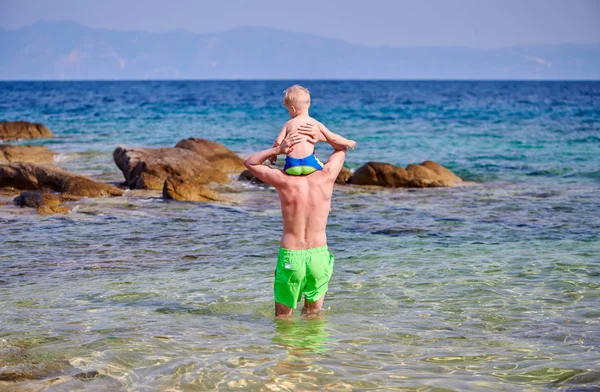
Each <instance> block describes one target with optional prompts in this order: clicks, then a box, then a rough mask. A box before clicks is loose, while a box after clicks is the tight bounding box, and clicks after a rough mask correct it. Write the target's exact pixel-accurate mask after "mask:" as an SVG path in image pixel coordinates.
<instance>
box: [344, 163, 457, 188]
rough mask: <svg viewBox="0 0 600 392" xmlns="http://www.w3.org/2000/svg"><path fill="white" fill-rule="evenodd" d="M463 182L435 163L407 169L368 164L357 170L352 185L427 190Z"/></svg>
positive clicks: (409, 166) (386, 164) (382, 164)
mask: <svg viewBox="0 0 600 392" xmlns="http://www.w3.org/2000/svg"><path fill="white" fill-rule="evenodd" d="M460 182H462V180H461V179H460V177H458V176H456V175H455V174H454V173H452V172H451V171H450V170H448V169H446V168H445V167H443V166H441V165H439V164H437V163H435V162H433V161H425V162H423V163H421V164H420V165H408V166H407V167H406V169H405V168H403V167H400V166H395V165H392V164H390V163H381V162H368V163H367V164H365V165H363V166H361V167H360V168H358V169H357V170H356V172H355V173H354V176H352V179H351V183H352V184H354V185H377V186H384V187H390V188H399V187H401V188H426V187H440V186H455V185H457V184H458V183H460Z"/></svg>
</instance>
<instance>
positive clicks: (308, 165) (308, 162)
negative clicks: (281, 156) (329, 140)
mask: <svg viewBox="0 0 600 392" xmlns="http://www.w3.org/2000/svg"><path fill="white" fill-rule="evenodd" d="M317 170H323V162H321V161H320V160H319V158H317V156H316V155H315V154H310V155H309V156H307V157H305V158H292V157H285V166H284V167H283V171H284V172H286V173H287V174H289V175H291V176H303V175H306V174H310V173H313V172H315V171H317Z"/></svg>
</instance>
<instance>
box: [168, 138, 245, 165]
mask: <svg viewBox="0 0 600 392" xmlns="http://www.w3.org/2000/svg"><path fill="white" fill-rule="evenodd" d="M175 147H176V148H183V149H186V150H190V151H194V152H195V153H196V154H198V155H200V156H202V157H203V158H204V159H206V160H207V161H209V162H210V163H211V165H212V166H213V167H215V168H217V169H219V170H220V171H222V172H224V173H241V172H243V171H244V170H246V166H244V160H243V159H242V158H241V157H240V156H239V155H237V154H236V153H234V152H233V151H231V150H230V149H229V148H227V147H225V146H224V145H222V144H221V143H217V142H213V141H212V140H208V139H199V138H193V137H191V138H189V139H184V140H180V141H179V142H178V143H177V144H176V145H175Z"/></svg>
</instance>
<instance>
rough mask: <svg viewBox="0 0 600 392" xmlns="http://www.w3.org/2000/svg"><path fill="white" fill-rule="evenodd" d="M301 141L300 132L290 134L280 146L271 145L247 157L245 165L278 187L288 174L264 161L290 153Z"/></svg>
mask: <svg viewBox="0 0 600 392" xmlns="http://www.w3.org/2000/svg"><path fill="white" fill-rule="evenodd" d="M300 141H302V138H301V137H300V136H299V135H298V134H291V135H288V136H287V137H286V138H285V139H283V141H282V142H281V144H280V145H279V146H277V147H271V148H268V149H266V150H262V151H259V152H256V153H254V154H252V155H250V156H248V157H246V159H244V165H246V167H247V168H248V170H250V171H251V172H252V174H254V175H255V176H256V177H257V178H258V179H259V180H261V181H263V182H265V183H267V184H269V185H273V186H274V187H275V188H277V187H279V186H281V185H282V184H283V183H285V181H286V175H285V174H284V173H283V172H282V171H281V170H279V169H274V168H272V167H269V166H266V165H263V162H264V161H266V160H267V159H269V158H271V157H272V156H273V155H279V154H289V153H290V152H291V151H292V150H293V149H294V145H296V144H298V143H300Z"/></svg>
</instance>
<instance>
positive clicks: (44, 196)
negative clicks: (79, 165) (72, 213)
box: [14, 191, 69, 215]
mask: <svg viewBox="0 0 600 392" xmlns="http://www.w3.org/2000/svg"><path fill="white" fill-rule="evenodd" d="M61 202H62V199H61V197H60V196H59V195H55V194H53V193H45V192H37V191H25V192H23V193H21V194H20V195H19V196H17V197H16V198H15V199H14V203H15V204H16V205H18V206H19V207H30V208H37V213H38V214H40V215H49V214H65V213H67V212H69V209H68V208H66V207H63V206H61V205H60V203H61Z"/></svg>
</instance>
